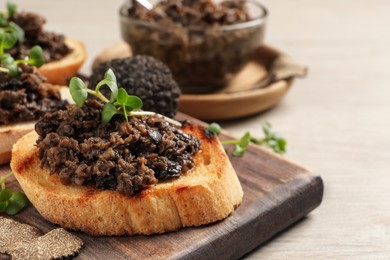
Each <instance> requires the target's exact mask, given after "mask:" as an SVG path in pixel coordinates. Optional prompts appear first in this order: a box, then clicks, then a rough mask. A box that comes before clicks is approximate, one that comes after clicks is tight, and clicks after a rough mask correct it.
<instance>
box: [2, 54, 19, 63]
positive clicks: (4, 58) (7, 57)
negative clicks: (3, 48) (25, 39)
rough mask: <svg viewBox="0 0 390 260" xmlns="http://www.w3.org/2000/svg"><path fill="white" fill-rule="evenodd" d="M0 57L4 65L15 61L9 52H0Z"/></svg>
mask: <svg viewBox="0 0 390 260" xmlns="http://www.w3.org/2000/svg"><path fill="white" fill-rule="evenodd" d="M0 59H1V63H2V64H4V65H6V66H9V65H11V64H12V63H14V61H15V60H14V58H12V56H11V55H10V54H9V53H4V54H1V55H0Z"/></svg>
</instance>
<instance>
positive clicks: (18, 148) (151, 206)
mask: <svg viewBox="0 0 390 260" xmlns="http://www.w3.org/2000/svg"><path fill="white" fill-rule="evenodd" d="M191 133H195V135H196V136H197V137H199V136H200V135H201V133H200V130H196V129H195V130H194V129H193V130H191ZM36 138H37V134H36V133H35V132H31V133H29V134H27V135H26V136H24V137H22V138H21V139H20V140H19V141H18V142H17V143H16V144H15V146H14V148H13V151H12V161H11V168H12V170H13V172H14V174H15V177H16V178H17V180H18V181H19V183H20V185H21V187H22V188H23V190H24V192H25V193H26V195H27V197H28V198H29V199H30V201H31V202H32V204H33V205H34V206H35V207H36V209H37V210H38V211H39V213H40V214H41V215H42V216H43V217H44V218H46V219H47V220H49V221H50V222H52V223H55V224H59V225H61V226H62V227H64V228H67V229H73V230H80V231H83V232H86V233H88V234H90V235H92V236H102V235H134V234H144V235H150V234H154V233H164V232H168V231H174V230H178V229H180V228H183V227H189V226H199V225H203V224H208V223H212V222H215V221H218V220H221V219H224V218H226V217H227V216H229V215H230V214H231V213H232V212H233V211H234V209H235V208H236V207H237V206H238V205H239V204H240V203H241V202H242V197H243V191H242V188H241V185H240V182H239V180H238V177H237V175H236V173H235V171H234V169H233V167H232V165H231V163H230V161H229V159H228V157H227V155H226V153H225V151H224V150H223V147H222V146H221V144H220V142H219V140H218V139H217V138H216V137H213V138H212V139H207V140H202V150H201V151H200V152H199V153H198V154H197V155H196V156H195V164H196V166H195V168H194V169H193V170H192V171H191V172H190V173H187V174H185V175H184V176H182V177H180V178H179V179H177V180H174V181H169V182H166V183H161V184H160V183H159V184H157V185H155V186H152V187H149V188H147V189H145V190H143V191H142V192H140V193H139V194H137V195H135V196H126V195H122V194H120V193H118V192H115V191H108V190H105V191H102V190H97V189H95V188H92V187H86V186H81V187H80V186H65V185H62V184H61V183H60V181H59V178H58V175H56V174H54V175H49V172H48V170H47V169H42V168H40V166H39V164H40V161H39V158H38V149H37V148H36V147H35V146H34V145H33V144H35V140H36Z"/></svg>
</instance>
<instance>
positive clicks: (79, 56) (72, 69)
mask: <svg viewBox="0 0 390 260" xmlns="http://www.w3.org/2000/svg"><path fill="white" fill-rule="evenodd" d="M65 43H66V44H67V45H68V46H69V47H70V48H71V49H72V50H73V51H72V52H71V53H69V54H68V55H66V56H65V57H64V58H62V59H61V60H58V61H52V62H49V63H46V64H44V65H43V66H42V67H40V68H39V69H38V72H39V73H40V74H42V75H43V76H45V77H46V82H48V83H52V84H58V85H67V83H68V80H69V79H70V78H72V77H73V76H75V75H76V74H77V71H78V70H79V68H80V67H81V65H83V63H84V61H85V59H86V58H87V52H86V50H85V47H84V44H83V43H82V42H80V41H78V40H74V39H69V38H66V39H65Z"/></svg>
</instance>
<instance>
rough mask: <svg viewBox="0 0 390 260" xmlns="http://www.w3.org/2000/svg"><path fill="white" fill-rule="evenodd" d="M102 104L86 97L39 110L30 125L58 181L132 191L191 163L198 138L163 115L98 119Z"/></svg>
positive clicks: (179, 171) (45, 164) (183, 170)
mask: <svg viewBox="0 0 390 260" xmlns="http://www.w3.org/2000/svg"><path fill="white" fill-rule="evenodd" d="M102 109H103V104H102V103H101V102H100V101H97V100H94V99H90V100H87V101H86V103H85V105H84V106H83V107H82V108H80V107H78V106H76V105H71V106H68V109H67V110H64V111H57V112H53V113H48V114H46V115H44V116H43V117H42V118H41V119H40V120H39V122H38V123H37V124H36V126H35V130H36V131H37V133H38V135H39V139H38V140H37V147H38V148H39V151H40V159H41V166H42V167H46V168H48V169H49V170H50V171H51V173H58V174H59V177H60V180H61V182H62V183H63V184H75V185H91V186H94V187H96V188H99V189H109V190H116V191H118V192H120V193H123V194H126V195H133V194H135V193H137V192H139V191H140V190H142V189H143V188H145V187H146V186H149V185H153V184H156V183H157V182H158V181H163V180H169V179H174V178H177V177H179V176H180V175H181V174H184V173H186V172H187V171H189V170H190V169H191V168H193V167H194V160H193V156H194V154H195V153H196V152H197V151H199V149H200V142H199V141H198V140H196V139H195V137H194V136H192V135H190V134H186V133H184V132H183V131H182V130H181V129H179V128H177V127H176V126H173V125H171V124H169V123H168V122H167V121H166V120H164V118H163V117H161V116H158V115H153V116H140V117H138V116H131V117H129V118H128V120H129V121H128V122H126V120H125V119H124V118H123V116H114V118H113V120H111V121H110V122H109V123H108V124H103V123H102V122H101V120H100V116H101V111H102Z"/></svg>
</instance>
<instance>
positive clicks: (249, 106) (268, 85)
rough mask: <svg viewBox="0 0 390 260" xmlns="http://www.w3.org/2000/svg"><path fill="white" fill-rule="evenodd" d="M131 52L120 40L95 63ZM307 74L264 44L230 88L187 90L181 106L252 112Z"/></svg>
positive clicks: (207, 112) (212, 117)
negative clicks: (204, 91) (202, 91)
mask: <svg viewBox="0 0 390 260" xmlns="http://www.w3.org/2000/svg"><path fill="white" fill-rule="evenodd" d="M131 55H132V53H131V49H130V47H129V46H128V45H127V44H126V43H124V42H123V43H118V44H116V45H113V46H111V47H110V48H107V49H105V50H103V51H102V52H101V54H100V55H98V56H97V57H96V59H95V61H94V63H93V66H97V65H98V64H99V63H100V62H103V61H107V60H111V59H114V58H124V57H129V56H131ZM275 64H277V66H274V65H275ZM275 72H277V73H275ZM305 74H306V68H305V67H304V66H301V65H298V64H296V63H294V62H292V61H291V60H290V59H289V58H288V57H287V56H286V55H285V54H283V53H281V52H280V51H278V50H275V49H273V48H271V47H268V46H262V47H260V48H259V49H257V50H256V51H255V52H254V53H253V55H252V57H251V59H250V61H249V62H248V63H247V64H246V65H245V66H244V67H243V69H242V70H241V71H239V72H238V73H237V74H236V75H232V77H231V80H230V81H229V83H228V84H227V86H226V88H224V89H223V90H221V91H218V92H215V93H210V94H196V95H195V94H183V95H182V96H181V98H180V105H179V110H180V111H181V112H183V113H185V114H188V115H191V116H193V117H195V118H198V119H201V120H204V121H222V120H228V119H235V118H240V117H245V116H250V115H253V114H256V113H259V112H262V111H265V110H267V109H269V108H271V107H273V106H275V105H277V104H278V102H280V100H281V99H282V98H283V96H284V95H285V94H286V93H287V91H288V90H289V88H290V87H291V85H292V83H293V81H294V77H295V76H304V75H305ZM281 78H283V79H281Z"/></svg>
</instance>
